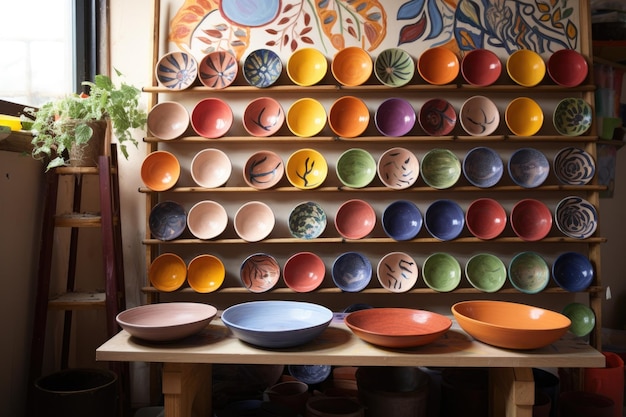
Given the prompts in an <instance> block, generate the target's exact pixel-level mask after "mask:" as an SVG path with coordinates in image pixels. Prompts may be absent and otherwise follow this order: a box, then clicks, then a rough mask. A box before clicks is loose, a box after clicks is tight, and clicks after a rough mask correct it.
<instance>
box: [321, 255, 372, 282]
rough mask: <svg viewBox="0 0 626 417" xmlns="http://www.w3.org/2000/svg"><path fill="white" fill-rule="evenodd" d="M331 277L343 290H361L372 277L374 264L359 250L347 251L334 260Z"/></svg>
mask: <svg viewBox="0 0 626 417" xmlns="http://www.w3.org/2000/svg"><path fill="white" fill-rule="evenodd" d="M331 277H332V279H333V282H334V283H335V286H336V287H337V288H339V289H340V290H341V291H345V292H359V291H361V290H363V289H365V287H367V285H368V284H369V283H370V280H371V279H372V264H371V262H370V261H369V259H368V258H367V257H366V256H365V255H363V254H361V253H359V252H345V253H342V254H341V255H339V256H338V257H337V258H336V259H335V261H334V262H333V266H332V269H331Z"/></svg>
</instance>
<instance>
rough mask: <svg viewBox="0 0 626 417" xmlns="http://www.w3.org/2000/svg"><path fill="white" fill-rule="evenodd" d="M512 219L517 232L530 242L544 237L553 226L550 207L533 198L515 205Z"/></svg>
mask: <svg viewBox="0 0 626 417" xmlns="http://www.w3.org/2000/svg"><path fill="white" fill-rule="evenodd" d="M510 221H511V227H512V228H513V231H514V232H515V234H516V235H517V236H518V237H519V238H520V239H522V240H526V241H529V242H534V241H537V240H541V239H543V238H544V237H546V236H547V235H548V233H550V229H551V228H552V214H551V213H550V209H549V208H548V206H546V205H545V204H544V203H542V202H541V201H539V200H535V199H532V198H527V199H524V200H520V201H518V202H517V203H516V204H515V205H514V206H513V209H512V210H511V216H510Z"/></svg>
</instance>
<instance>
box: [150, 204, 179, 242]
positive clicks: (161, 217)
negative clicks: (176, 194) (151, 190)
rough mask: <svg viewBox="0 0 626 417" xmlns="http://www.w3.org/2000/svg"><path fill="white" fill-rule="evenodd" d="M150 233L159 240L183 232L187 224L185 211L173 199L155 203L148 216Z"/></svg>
mask: <svg viewBox="0 0 626 417" xmlns="http://www.w3.org/2000/svg"><path fill="white" fill-rule="evenodd" d="M148 226H149V228H150V233H152V236H154V238H156V239H159V240H173V239H176V238H177V237H179V236H180V235H182V234H183V232H184V231H185V226H187V213H186V212H185V209H184V208H183V206H181V205H180V204H178V203H176V202H174V201H163V202H161V203H158V204H157V205H155V206H154V207H153V208H152V210H151V211H150V216H149V217H148Z"/></svg>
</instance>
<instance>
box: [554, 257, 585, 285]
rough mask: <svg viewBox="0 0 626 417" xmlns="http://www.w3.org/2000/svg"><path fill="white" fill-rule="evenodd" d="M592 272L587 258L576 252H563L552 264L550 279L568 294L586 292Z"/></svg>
mask: <svg viewBox="0 0 626 417" xmlns="http://www.w3.org/2000/svg"><path fill="white" fill-rule="evenodd" d="M593 276H594V270H593V265H592V264H591V261H590V260H589V258H587V257H586V256H585V255H583V254H581V253H578V252H565V253H562V254H561V255H559V256H558V257H557V258H556V259H555V260H554V263H553V264H552V278H553V279H554V281H555V282H556V283H557V284H558V286H559V287H561V288H563V289H564V290H567V291H570V292H578V291H584V290H586V289H587V288H588V287H589V286H590V285H591V283H592V282H593Z"/></svg>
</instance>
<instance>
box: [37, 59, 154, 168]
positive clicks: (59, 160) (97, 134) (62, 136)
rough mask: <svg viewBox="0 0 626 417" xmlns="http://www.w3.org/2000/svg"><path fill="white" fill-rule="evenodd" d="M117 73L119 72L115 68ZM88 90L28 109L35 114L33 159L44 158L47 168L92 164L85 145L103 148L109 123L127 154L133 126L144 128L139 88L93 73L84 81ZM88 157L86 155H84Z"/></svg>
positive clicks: (132, 138) (132, 139)
mask: <svg viewBox="0 0 626 417" xmlns="http://www.w3.org/2000/svg"><path fill="white" fill-rule="evenodd" d="M116 73H117V75H118V76H120V75H121V74H120V72H119V71H117V70H116ZM83 85H85V86H88V87H89V94H80V95H78V94H72V95H68V96H65V97H62V98H60V99H58V100H53V101H50V102H47V103H45V104H44V105H43V106H41V107H40V108H39V109H37V110H35V109H30V110H29V111H30V113H31V114H32V116H33V117H34V121H33V124H32V130H33V134H34V137H33V140H32V145H33V151H32V155H33V157H34V158H36V159H46V160H47V161H48V162H47V165H46V170H49V169H51V168H54V167H58V166H63V165H74V166H80V165H94V164H93V161H86V163H81V160H83V159H86V158H85V154H86V153H88V152H89V151H88V150H87V149H88V148H87V147H88V146H91V147H92V148H93V147H94V142H97V141H98V140H100V141H101V142H100V144H97V143H96V145H95V147H96V148H100V149H97V151H96V153H95V155H100V154H102V152H103V149H102V144H104V136H105V134H106V132H108V130H109V128H108V126H110V127H111V130H112V133H113V134H114V135H115V136H116V137H117V141H118V143H119V147H120V150H121V151H122V154H123V155H124V157H125V158H128V150H127V148H126V145H127V144H128V143H129V142H130V143H132V144H133V145H135V146H137V140H136V139H135V138H134V137H133V136H132V134H131V133H132V132H131V131H132V129H138V128H139V129H143V128H144V127H145V125H146V120H147V113H146V112H145V111H144V110H142V109H140V108H139V97H140V94H141V91H140V90H139V89H138V88H136V87H134V86H131V85H128V84H126V83H124V82H122V83H121V84H120V85H119V86H116V85H115V84H114V83H113V81H112V80H111V78H110V77H109V76H107V75H102V74H99V75H96V76H95V79H94V81H93V82H91V81H85V82H83ZM87 159H88V158H87Z"/></svg>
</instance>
